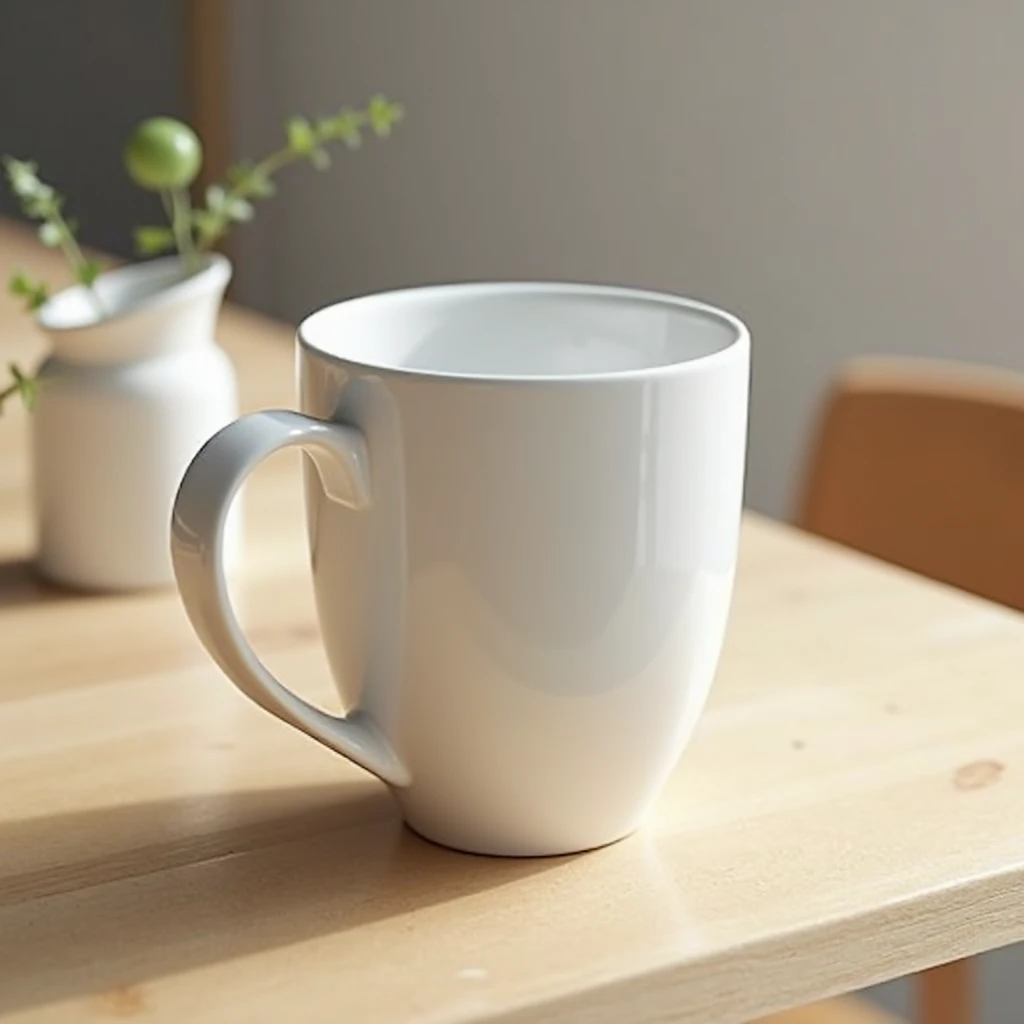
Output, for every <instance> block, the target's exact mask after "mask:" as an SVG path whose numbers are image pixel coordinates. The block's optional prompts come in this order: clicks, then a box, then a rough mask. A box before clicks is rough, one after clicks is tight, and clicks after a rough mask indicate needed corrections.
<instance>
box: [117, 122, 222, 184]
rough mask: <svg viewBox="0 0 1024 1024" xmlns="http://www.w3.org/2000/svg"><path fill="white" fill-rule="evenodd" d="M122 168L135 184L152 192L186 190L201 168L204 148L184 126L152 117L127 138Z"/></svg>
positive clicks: (194, 134) (190, 130)
mask: <svg viewBox="0 0 1024 1024" xmlns="http://www.w3.org/2000/svg"><path fill="white" fill-rule="evenodd" d="M124 165H125V167H126V168H127V170H128V174H129V176H130V177H131V179H132V181H134V182H135V184H136V185H141V186H142V187H143V188H148V189H152V190H153V191H154V192H157V191H160V190H162V189H177V188H188V186H189V185H191V184H192V182H193V181H194V180H195V176H196V175H197V174H198V173H199V168H200V167H202V165H203V146H202V143H201V142H200V141H199V136H198V135H196V133H195V132H194V131H192V129H191V128H189V126H188V125H187V124H183V123H182V122H181V121H176V120H175V119H174V118H173V117H151V118H149V119H148V120H146V121H143V122H142V123H141V124H140V125H139V126H138V127H137V128H136V129H135V131H133V132H132V134H131V136H130V137H129V139H128V142H127V144H126V145H125V147H124Z"/></svg>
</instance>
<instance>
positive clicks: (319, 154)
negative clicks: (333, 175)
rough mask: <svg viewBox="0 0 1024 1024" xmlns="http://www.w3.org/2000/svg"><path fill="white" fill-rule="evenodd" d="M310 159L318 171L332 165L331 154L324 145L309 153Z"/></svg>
mask: <svg viewBox="0 0 1024 1024" xmlns="http://www.w3.org/2000/svg"><path fill="white" fill-rule="evenodd" d="M309 160H310V163H311V164H312V165H313V166H314V167H315V168H316V169H317V170H318V171H326V170H327V168H328V167H330V166H331V154H330V153H328V152H327V150H326V149H323V148H322V147H317V148H316V149H314V150H313V152H312V153H310V154H309Z"/></svg>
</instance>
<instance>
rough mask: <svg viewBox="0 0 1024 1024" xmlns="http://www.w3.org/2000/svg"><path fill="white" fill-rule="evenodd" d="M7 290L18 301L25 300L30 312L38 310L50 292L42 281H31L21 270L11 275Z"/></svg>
mask: <svg viewBox="0 0 1024 1024" xmlns="http://www.w3.org/2000/svg"><path fill="white" fill-rule="evenodd" d="M7 289H8V291H9V292H10V293H11V294H12V295H15V296H17V297H18V298H19V299H24V300H25V306H26V308H27V309H28V310H29V311H30V312H31V311H34V310H36V309H38V308H39V307H40V306H41V305H43V303H44V302H46V300H47V299H48V298H49V297H50V290H49V288H47V287H46V285H45V284H43V282H42V281H33V280H32V279H31V278H30V277H29V276H28V274H26V273H25V272H24V271H22V270H16V271H15V272H14V273H13V274H11V278H10V280H9V281H8V283H7Z"/></svg>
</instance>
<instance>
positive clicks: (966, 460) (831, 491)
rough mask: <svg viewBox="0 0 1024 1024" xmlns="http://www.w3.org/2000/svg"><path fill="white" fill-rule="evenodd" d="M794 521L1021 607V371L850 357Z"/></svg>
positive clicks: (836, 388)
mask: <svg viewBox="0 0 1024 1024" xmlns="http://www.w3.org/2000/svg"><path fill="white" fill-rule="evenodd" d="M797 522H798V524H799V525H800V526H802V527H803V528H804V529H807V530H810V531H811V532H812V533H817V534H820V535H821V536H824V537H828V538H830V539H832V540H836V541H839V542H841V543H843V544H847V545H849V546H850V547H854V548H858V549H859V550H861V551H864V552H867V553H868V554H871V555H875V556H877V557H878V558H883V559H885V560H886V561H888V562H893V563H895V564H897V565H901V566H904V567H905V568H907V569H912V570H914V571H915V572H919V573H923V574H924V575H926V576H930V577H932V578H933V579H937V580H941V581H942V582H944V583H950V584H952V585H954V586H957V587H961V588H962V589H964V590H969V591H971V592H972V593H975V594H980V595H981V596H983V597H987V598H990V599H992V600H995V601H999V602H1001V603H1003V604H1007V605H1010V606H1011V607H1014V608H1019V609H1024V376H1022V375H1019V374H1015V373H1011V372H1009V371H1001V370H994V369H985V368H981V367H972V366H968V365H961V364H957V363H943V362H932V361H924V360H910V359H889V358H873V359H864V360H859V361H857V362H855V363H852V364H851V365H850V366H849V367H848V368H847V369H846V370H845V372H843V374H842V375H841V377H840V378H839V380H838V381H837V383H836V385H835V386H834V388H833V390H832V393H831V396H830V397H829V399H828V402H827V405H826V408H825V412H824V418H823V421H822V423H821V426H820V429H819V432H818V434H817V437H816V440H815V442H814V444H813V448H812V452H811V456H810V459H809V463H808V473H807V478H806V481H805V486H804V492H803V496H802V502H801V505H800V508H799V510H798V513H797Z"/></svg>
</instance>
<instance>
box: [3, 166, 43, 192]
mask: <svg viewBox="0 0 1024 1024" xmlns="http://www.w3.org/2000/svg"><path fill="white" fill-rule="evenodd" d="M3 164H4V171H5V172H6V173H7V181H8V183H9V184H10V186H11V191H12V192H13V193H14V194H15V195H16V196H18V197H19V198H22V199H24V198H26V197H28V196H31V195H33V194H34V193H35V192H36V190H37V189H39V188H40V187H42V182H41V181H40V180H39V178H38V177H37V176H36V171H37V170H38V165H37V164H34V163H32V162H31V161H29V160H16V159H15V158H14V157H13V156H5V157H4V158H3Z"/></svg>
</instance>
